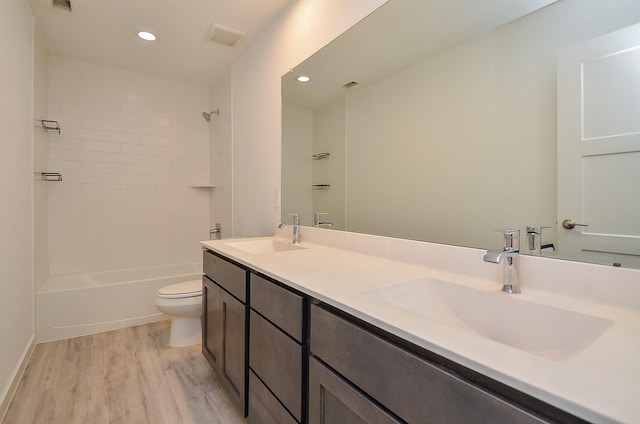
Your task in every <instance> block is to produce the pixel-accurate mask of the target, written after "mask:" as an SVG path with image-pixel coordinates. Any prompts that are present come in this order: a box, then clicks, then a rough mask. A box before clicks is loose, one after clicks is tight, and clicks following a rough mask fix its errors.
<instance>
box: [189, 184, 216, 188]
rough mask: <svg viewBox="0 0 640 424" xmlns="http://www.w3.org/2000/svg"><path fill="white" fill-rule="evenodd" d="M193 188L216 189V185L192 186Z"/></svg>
mask: <svg viewBox="0 0 640 424" xmlns="http://www.w3.org/2000/svg"><path fill="white" fill-rule="evenodd" d="M189 187H191V188H216V186H215V184H191V185H190V186H189Z"/></svg>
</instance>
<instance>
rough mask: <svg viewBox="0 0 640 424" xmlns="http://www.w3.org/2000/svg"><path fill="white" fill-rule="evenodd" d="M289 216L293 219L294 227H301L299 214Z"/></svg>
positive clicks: (289, 214)
mask: <svg viewBox="0 0 640 424" xmlns="http://www.w3.org/2000/svg"><path fill="white" fill-rule="evenodd" d="M287 216H292V217H293V225H300V214H299V213H288V214H287Z"/></svg>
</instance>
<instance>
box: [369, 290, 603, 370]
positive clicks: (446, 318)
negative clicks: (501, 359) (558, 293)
mask: <svg viewBox="0 0 640 424" xmlns="http://www.w3.org/2000/svg"><path fill="white" fill-rule="evenodd" d="M366 293H367V294H368V295H369V296H373V297H375V298H377V299H379V300H382V301H383V302H385V303H389V304H392V305H395V306H398V307H400V308H403V309H407V310H409V311H412V312H415V313H417V314H420V315H422V316H424V317H427V318H429V319H431V320H434V321H437V322H439V323H441V324H445V325H450V326H454V327H457V328H460V329H463V330H465V331H467V332H471V333H474V334H478V335H480V336H482V337H485V338H487V339H490V340H493V341H496V342H498V343H502V344H505V345H508V346H511V347H514V348H516V349H520V350H523V351H527V352H529V353H533V354H536V355H538V356H542V357H545V358H551V359H556V360H562V359H566V358H569V357H571V356H573V355H575V354H576V353H578V352H580V351H581V350H583V349H584V348H586V347H587V346H589V345H590V344H591V343H593V342H594V341H595V340H596V339H598V338H599V337H600V336H601V335H602V334H604V332H605V331H606V330H607V329H608V328H609V327H610V326H611V325H612V324H613V322H612V321H611V320H608V319H604V318H600V317H596V316H592V315H587V314H584V313H580V312H575V311H570V310H566V309H561V308H557V307H554V306H549V305H544V304H540V303H535V302H531V301H528V300H524V299H519V298H518V295H512V294H507V293H503V292H501V291H495V292H491V291H485V290H480V289H475V288H472V287H467V286H463V285H459V284H454V283H449V282H446V281H442V280H438V279H431V278H423V279H419V280H413V281H408V282H403V283H399V284H395V285H391V286H386V287H379V288H375V289H371V290H368V291H367V292H366Z"/></svg>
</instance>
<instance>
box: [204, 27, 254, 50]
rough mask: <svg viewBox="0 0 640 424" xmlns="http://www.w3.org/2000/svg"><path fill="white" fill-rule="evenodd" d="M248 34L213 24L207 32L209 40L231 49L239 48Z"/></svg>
mask: <svg viewBox="0 0 640 424" xmlns="http://www.w3.org/2000/svg"><path fill="white" fill-rule="evenodd" d="M246 36H247V34H246V33H244V32H242V31H238V30H236V29H233V28H229V27H226V26H223V25H219V24H216V23H212V24H211V25H210V26H209V31H208V32H207V38H208V39H209V40H211V41H213V42H216V43H220V44H224V45H225V46H229V47H236V46H238V45H239V44H240V43H241V42H242V40H244V37H246Z"/></svg>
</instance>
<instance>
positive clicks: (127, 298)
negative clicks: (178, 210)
mask: <svg viewBox="0 0 640 424" xmlns="http://www.w3.org/2000/svg"><path fill="white" fill-rule="evenodd" d="M200 279H202V263H201V262H189V263H182V264H171V265H158V266H154V267H144V268H129V269H116V270H109V271H94V272H85V273H77V274H62V275H52V276H49V278H47V279H46V280H45V281H44V282H43V283H42V285H41V286H40V287H39V288H38V289H37V290H36V339H37V341H38V342H46V341H52V340H60V339H67V338H71V337H77V336H83V335H86V334H93V333H99V332H102V331H108V330H114V329H116V328H122V327H128V326H132V325H139V324H146V323H149V322H154V321H160V320H162V319H166V318H168V317H167V316H166V315H164V314H161V313H160V312H158V310H157V309H156V307H155V305H154V304H153V300H154V295H155V293H156V291H158V289H160V288H161V287H163V286H166V285H168V284H173V283H179V282H182V281H188V280H200Z"/></svg>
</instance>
